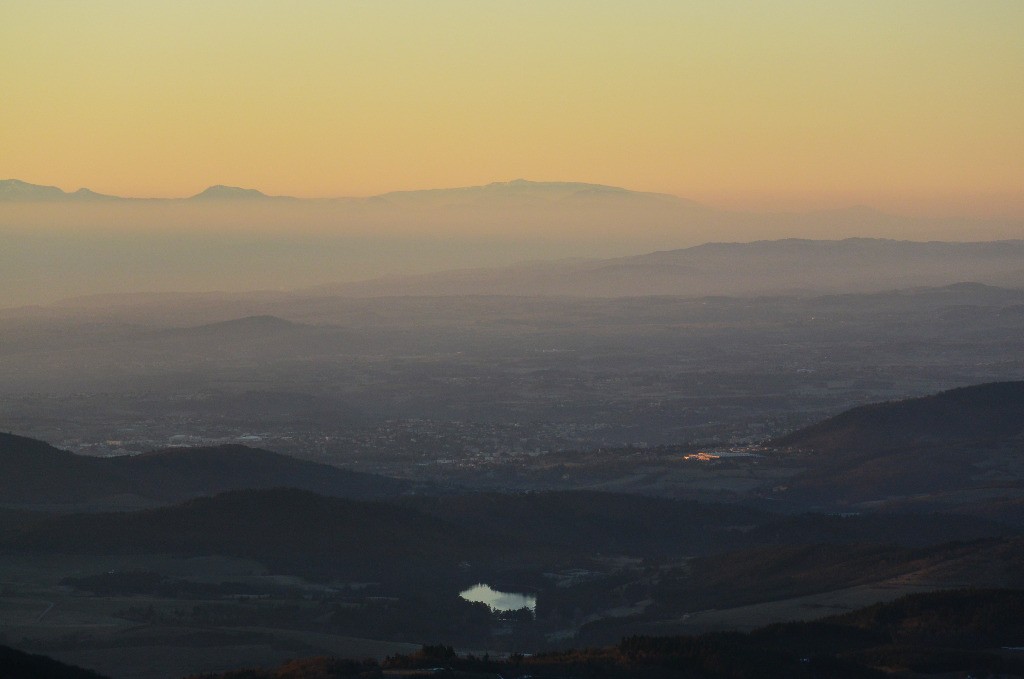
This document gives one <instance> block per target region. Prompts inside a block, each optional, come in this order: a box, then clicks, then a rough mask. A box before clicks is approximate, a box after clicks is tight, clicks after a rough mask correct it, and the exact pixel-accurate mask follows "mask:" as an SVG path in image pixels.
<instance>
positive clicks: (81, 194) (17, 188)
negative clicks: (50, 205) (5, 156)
mask: <svg viewBox="0 0 1024 679" xmlns="http://www.w3.org/2000/svg"><path fill="white" fill-rule="evenodd" d="M110 200H123V199H122V198H119V197H118V196H108V195H105V194H102V193H96V192H95V191H92V190H90V189H86V188H81V189H78V190H77V191H74V192H70V193H69V192H66V191H63V190H62V189H59V188H57V187H56V186H43V185H40V184H29V183H28V182H23V181H21V180H19V179H0V203H3V202H26V203H27V202H51V201H110Z"/></svg>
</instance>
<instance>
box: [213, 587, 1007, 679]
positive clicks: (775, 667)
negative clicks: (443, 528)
mask: <svg viewBox="0 0 1024 679" xmlns="http://www.w3.org/2000/svg"><path fill="white" fill-rule="evenodd" d="M1022 605H1024V591H1021V590H1012V589H1010V590H1007V589H1001V590H951V591H941V592H933V593H927V594H914V595H909V596H905V597H902V598H900V599H897V600H895V601H893V602H890V603H887V604H880V605H877V606H871V607H868V608H864V609H861V610H857V611H854V612H852V613H850V614H847V615H843V616H834V617H831V618H824V619H821V620H818V621H813V622H796V623H785V624H777V625H770V626H768V627H763V628H759V629H756V630H753V631H752V632H750V633H748V634H739V633H724V634H723V633H716V634H703V635H700V636H638V635H630V636H627V637H626V638H623V639H622V640H621V641H620V642H619V643H617V644H615V645H612V646H603V647H598V646H594V647H591V648H585V649H576V650H572V649H569V650H560V651H553V652H547V653H538V654H536V655H528V656H522V655H518V654H516V655H513V656H511V657H508V658H490V657H489V656H484V657H482V658H481V657H477V656H474V655H471V654H465V655H461V656H460V655H459V654H457V653H456V652H455V650H454V649H453V648H452V647H450V646H443V645H436V646H423V647H422V648H421V649H420V650H419V651H417V652H416V653H412V654H407V655H395V656H391V657H388V658H387V659H386V660H384V661H383V662H382V663H381V664H380V666H378V665H377V664H376V663H374V662H373V661H369V662H367V661H362V662H360V661H355V660H339V659H335V658H309V659H306V660H293V661H290V662H288V663H287V664H285V665H282V666H280V667H277V668H275V669H271V670H259V669H251V670H246V671H245V674H244V676H245V677H247V678H249V677H251V678H252V679H306V678H307V677H325V678H326V677H338V678H340V677H368V676H380V675H381V674H383V673H388V674H390V675H391V676H417V677H426V676H445V677H459V678H462V679H483V678H485V677H487V678H490V677H495V676H500V677H521V678H526V677H576V678H578V679H588V678H596V677H601V678H602V679H640V678H641V677H643V678H645V679H668V678H669V677H673V678H675V677H716V678H717V679H760V678H764V679H782V678H786V679H812V678H817V677H831V678H833V679H883V678H884V677H887V676H893V675H894V674H895V675H896V676H921V675H922V674H923V675H939V676H1014V677H1017V676H1021V674H1022V672H1024V660H1022V659H1021V658H1020V657H1019V653H1007V652H1006V651H1005V650H1003V649H1002V648H1001V647H1003V646H1007V645H1012V644H1015V643H1017V641H1018V640H1019V638H1020V635H1021V633H1022V631H1024V630H1022V625H1021V616H1020V615H1019V611H1020V607H1021V606H1022ZM438 667H442V668H445V669H444V670H443V671H441V672H439V671H438V670H437V668H438ZM382 670H383V671H382ZM241 676H242V675H241V674H240V673H235V672H227V673H224V674H208V675H203V677H202V679H232V678H234V677H241ZM194 679H200V678H199V677H195V678H194Z"/></svg>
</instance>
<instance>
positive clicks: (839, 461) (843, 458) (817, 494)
mask: <svg viewBox="0 0 1024 679" xmlns="http://www.w3.org/2000/svg"><path fill="white" fill-rule="evenodd" d="M772 443H773V444H774V445H776V446H779V447H783V448H789V449H795V450H797V451H800V455H801V458H802V460H803V461H804V462H805V463H806V465H807V467H806V471H805V472H804V473H803V474H802V475H801V476H799V477H797V478H795V479H793V480H792V482H791V483H790V484H787V487H786V488H785V489H782V490H783V492H781V493H777V494H776V498H777V499H787V500H790V501H793V502H795V503H797V504H798V506H804V507H808V506H826V505H833V506H835V505H846V506H851V505H855V506H857V509H877V508H879V507H880V506H888V507H889V508H893V509H897V508H898V509H900V510H901V511H919V512H920V511H936V510H939V511H944V512H957V513H964V512H967V513H972V514H975V515H978V516H984V517H987V518H990V519H995V520H999V521H1004V522H1006V523H1010V524H1012V525H1024V524H1022V523H1021V519H1020V516H1019V514H1020V512H1019V510H1016V509H1015V508H1016V507H1017V506H1018V505H1019V503H1020V501H1021V499H1022V498H1024V457H1022V453H1024V382H995V383H990V384H982V385H978V386H972V387H963V388H960V389H953V390H950V391H944V392H941V393H939V394H935V395H933V396H926V397H923V398H915V399H908V400H905V401H892V402H887V403H876V404H872V405H866V406H862V407H859V408H854V409H852V410H849V411H847V412H845V413H842V414H840V415H837V416H836V417H833V418H831V419H828V420H825V421H824V422H820V423H818V424H815V425H812V426H810V427H807V428H806V429H802V430H800V431H797V432H794V433H792V434H789V435H787V436H783V437H781V438H779V439H776V440H775V441H773V442H772Z"/></svg>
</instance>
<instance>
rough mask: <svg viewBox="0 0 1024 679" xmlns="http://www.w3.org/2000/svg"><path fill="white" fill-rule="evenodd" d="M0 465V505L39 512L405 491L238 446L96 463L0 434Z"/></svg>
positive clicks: (400, 485) (385, 481) (399, 484)
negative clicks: (259, 495) (239, 494)
mask: <svg viewBox="0 0 1024 679" xmlns="http://www.w3.org/2000/svg"><path fill="white" fill-rule="evenodd" d="M0 466H2V468H3V469H4V474H3V475H2V476H0V497H2V498H3V504H4V505H6V506H8V507H33V508H42V509H111V508H131V507H144V506H154V505H160V504H167V503H171V502H179V501H182V500H186V499H189V498H194V497H200V496H205V495H213V494H216V493H221V492H225V491H230V490H238V489H251V488H277V487H293V488H299V489H305V490H308V491H312V492H316V493H320V494H323V495H327V496H337V497H348V498H359V499H370V498H383V497H392V496H396V495H401V494H402V493H403V492H405V491H407V490H408V487H409V486H408V484H407V483H406V482H404V481H399V480H396V479H390V478H387V477H382V476H375V475H372V474H363V473H359V472H353V471H348V470H344V469H339V468H337V467H332V466H329V465H324V464H319V463H316V462H309V461H305V460H298V459H295V458H291V457H288V456H286V455H280V454H278V453H273V452H270V451H267V450H261V449H258V448H250V447H247V446H242V445H222V446H211V447H201V448H170V449H166V450H159V451H154V452H151V453H147V454H143V455H138V456H124V457H113V458H95V457H87V456H82V455H75V454H73V453H70V452H68V451H64V450H60V449H57V448H54V447H53V446H50V445H48V444H46V443H43V442H42V441H37V440H35V439H30V438H26V437H22V436H15V435H13V434H0Z"/></svg>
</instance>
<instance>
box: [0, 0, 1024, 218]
mask: <svg viewBox="0 0 1024 679" xmlns="http://www.w3.org/2000/svg"><path fill="white" fill-rule="evenodd" d="M1022 26H1024V6H1022V5H1021V4H1020V3H1016V2H1012V1H1011V2H1008V1H1005V0H985V1H984V2H979V3H971V4H964V3H958V2H952V1H939V2H927V3H925V2H907V3H890V2H883V1H881V0H872V1H869V2H862V3H856V4H851V5H834V4H829V5H822V4H820V3H815V2H809V1H807V0H779V1H778V2H773V3H765V4H762V5H756V6H752V5H750V4H749V3H736V2H721V3H713V4H709V3H673V2H660V1H651V2H647V3H644V4H642V5H641V8H640V9H638V8H637V7H636V6H635V5H631V4H630V5H627V4H618V3H582V2H575V1H573V2H563V3H557V4H554V5H548V4H542V3H525V4H514V5H508V6H502V7H493V6H485V5H479V4H478V3H472V2H467V1H466V0H439V1H438V2H434V3H429V4H423V3H414V2H394V3H387V4H386V5H380V4H355V3H331V2H322V1H318V2H309V3H304V4H303V5H302V7H300V8H294V7H289V6H282V5H277V4H275V3H265V2H257V3H251V2H247V3H241V2H223V3H217V4H215V5H209V6H204V5H191V4H188V5H179V4H173V3H172V4H158V5H151V4H148V3H147V4H144V5H139V4H138V3H131V2H126V1H125V0H106V1H105V2H99V3H95V4H90V5H89V6H88V7H87V6H84V5H76V4H67V3H53V2H33V3H5V4H4V6H3V7H2V8H0V55H2V56H4V57H6V61H7V62H8V63H11V64H17V65H18V68H12V69H8V72H7V73H5V75H4V76H3V88H4V92H5V106H4V108H3V110H2V111H0V149H3V153H2V154H0V176H3V177H14V178H18V179H21V180H24V181H27V182H32V183H39V184H53V185H58V186H62V187H68V188H70V189H72V190H73V189H77V188H79V187H88V188H90V189H92V190H93V191H97V192H99V193H106V194H114V195H125V196H146V197H171V196H187V195H192V194H195V193H198V192H199V191H201V190H202V189H203V188H205V187H206V186H209V185H213V184H226V185H231V186H243V187H253V188H258V189H260V190H262V191H264V192H266V193H268V194H275V195H294V196H298V197H304V198H308V197H327V196H339V195H341V196H345V195H347V196H371V195H379V194H382V193H386V192H390V191H398V190H420V189H430V188H439V187H452V186H475V185H484V184H488V183H490V182H492V181H496V180H504V179H508V178H513V177H529V178H532V179H535V180H538V181H554V180H561V181H564V180H570V181H582V182H590V183H598V184H609V185H614V186H624V187H628V188H630V189H633V190H637V191H650V192H657V193H668V194H672V195H677V196H683V197H686V198H689V199H692V200H696V201H698V202H701V203H705V204H708V205H713V206H718V207H720V208H722V209H734V210H735V209H740V210H744V209H745V210H754V211H764V210H798V211H802V210H809V209H824V208H837V207H842V206H849V205H859V204H864V205H871V206H874V207H876V208H877V209H880V210H883V211H895V212H899V213H903V214H912V215H922V216H930V217H943V216H953V215H966V216H968V217H979V216H1002V217H1008V216H1015V217H1021V216H1024V190H1022V188H1021V185H1020V177H1021V176H1024V135H1022V134H1021V127H1020V122H1019V121H1020V120H1022V119H1024V100H1022V98H1021V97H1020V96H1019V89H1020V88H1019V83H1020V80H1021V76H1022V69H1024V66H1022V65H1024V46H1022V44H1021V41H1020V40H1019V39H1018V37H1019V33H1020V28H1021V27H1022Z"/></svg>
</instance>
